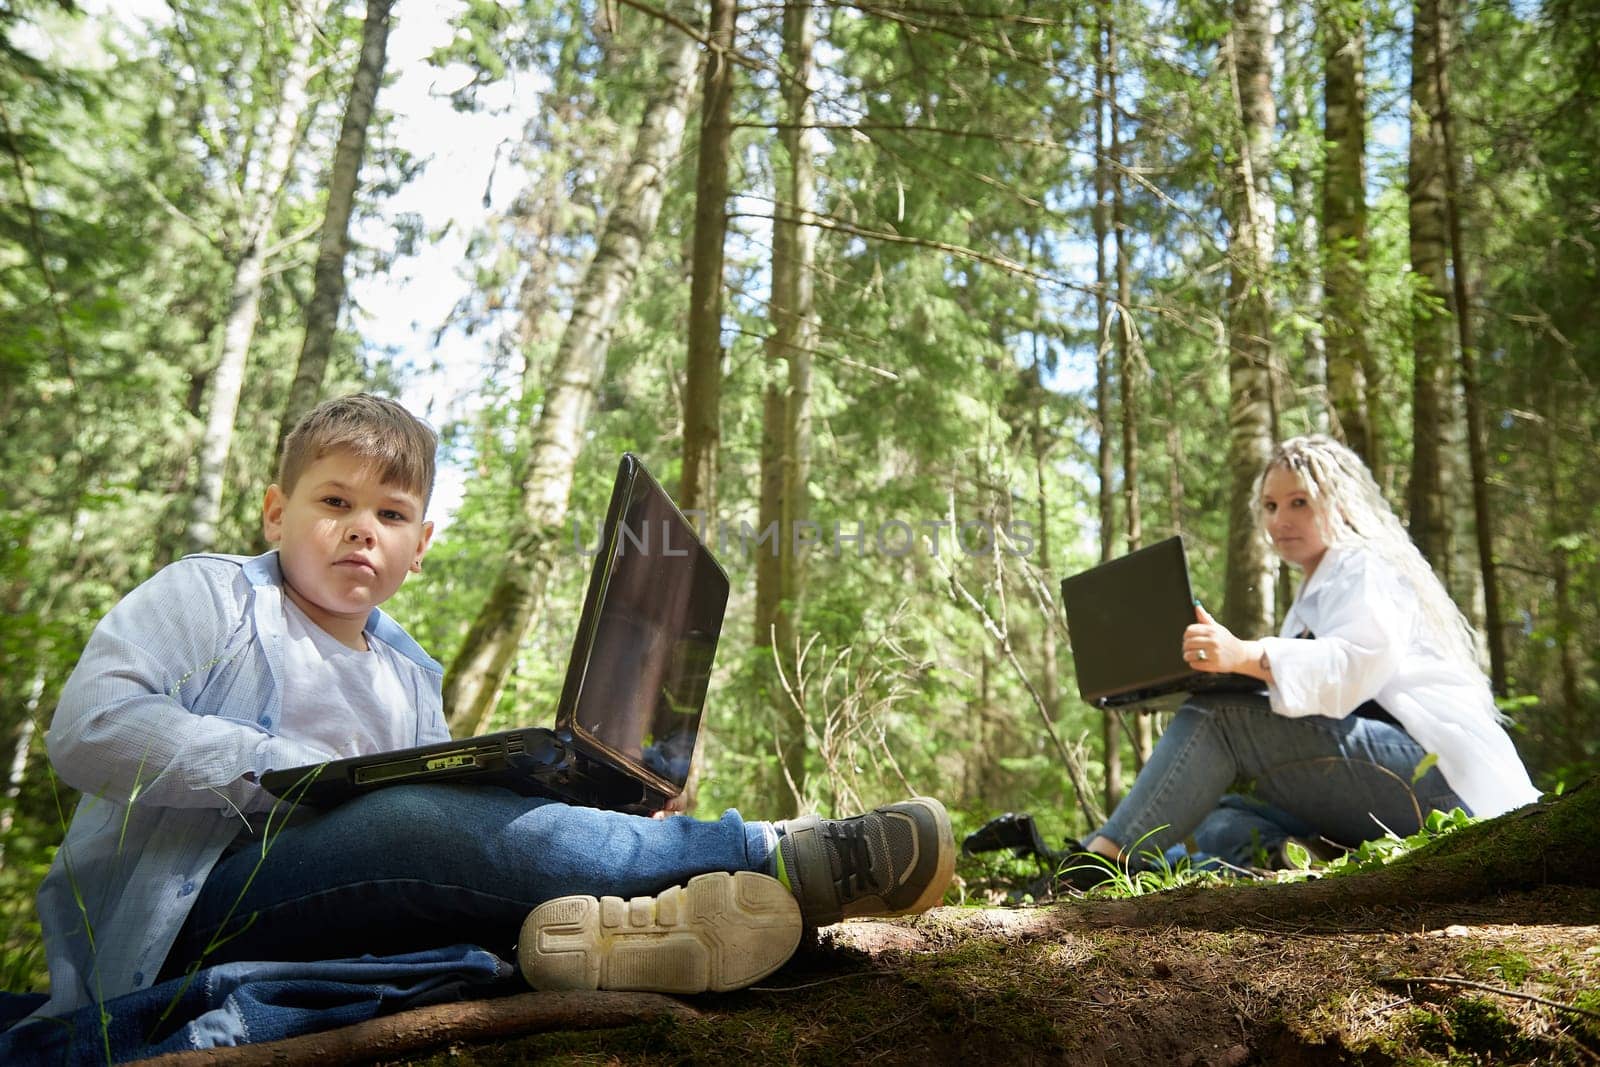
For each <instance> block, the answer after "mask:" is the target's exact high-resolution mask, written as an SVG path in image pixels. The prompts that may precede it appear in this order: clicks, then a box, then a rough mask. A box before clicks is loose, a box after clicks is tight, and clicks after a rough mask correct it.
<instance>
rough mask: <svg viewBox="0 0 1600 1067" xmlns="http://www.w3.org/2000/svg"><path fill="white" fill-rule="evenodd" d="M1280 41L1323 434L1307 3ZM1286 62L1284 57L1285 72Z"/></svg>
mask: <svg viewBox="0 0 1600 1067" xmlns="http://www.w3.org/2000/svg"><path fill="white" fill-rule="evenodd" d="M1284 37H1285V38H1286V40H1287V41H1288V42H1289V44H1287V45H1286V46H1285V53H1286V54H1287V53H1288V52H1289V50H1290V49H1293V55H1294V65H1295V70H1294V72H1293V74H1289V73H1287V71H1286V74H1285V80H1286V81H1287V82H1288V83H1289V104H1288V107H1287V108H1286V109H1285V112H1286V113H1285V116H1284V125H1285V126H1286V127H1287V128H1288V130H1289V131H1290V136H1291V137H1292V138H1294V142H1295V147H1296V150H1295V151H1294V152H1293V153H1292V157H1293V159H1294V164H1293V166H1292V167H1291V168H1290V170H1289V188H1290V189H1291V190H1292V197H1293V201H1294V217H1295V222H1296V226H1295V231H1294V233H1295V248H1294V255H1293V260H1294V263H1295V267H1296V274H1295V277H1296V279H1297V281H1298V283H1299V292H1298V293H1296V295H1295V304H1296V305H1297V306H1298V307H1299V308H1300V309H1301V314H1302V315H1303V316H1304V318H1305V322H1306V325H1305V326H1304V328H1302V329H1301V330H1300V344H1301V352H1300V363H1301V366H1302V367H1303V368H1304V370H1303V372H1302V378H1303V380H1304V382H1305V394H1306V400H1307V403H1308V405H1309V406H1310V409H1311V420H1310V421H1311V429H1312V430H1314V431H1315V432H1317V433H1327V432H1328V429H1329V427H1330V424H1331V422H1332V419H1331V418H1330V417H1329V416H1330V408H1331V405H1330V404H1329V402H1328V348H1327V343H1326V340H1325V339H1324V337H1323V335H1322V301H1323V284H1322V263H1321V251H1322V247H1321V246H1322V241H1321V234H1320V232H1319V226H1318V218H1317V183H1316V178H1315V176H1314V174H1313V171H1314V166H1313V164H1314V162H1315V159H1316V156H1315V153H1314V151H1313V149H1312V145H1311V144H1310V143H1308V142H1310V141H1311V137H1310V135H1309V125H1310V122H1311V109H1312V104H1311V101H1310V99H1309V90H1308V86H1309V84H1310V82H1311V79H1312V77H1313V72H1314V70H1315V68H1316V60H1317V54H1316V53H1317V46H1316V27H1315V19H1314V17H1313V16H1312V15H1311V11H1310V5H1309V3H1308V2H1307V0H1289V2H1288V3H1286V4H1285V5H1284ZM1288 64H1289V60H1288V59H1287V58H1286V59H1285V67H1286V68H1287V66H1288ZM1287 571H1288V568H1284V572H1285V574H1286V573H1287Z"/></svg>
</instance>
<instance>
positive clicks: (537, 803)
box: [163, 785, 776, 974]
mask: <svg viewBox="0 0 1600 1067" xmlns="http://www.w3.org/2000/svg"><path fill="white" fill-rule="evenodd" d="M775 840H776V838H775V836H774V835H773V832H772V830H771V828H770V826H769V825H768V824H766V823H758V822H749V823H747V822H745V821H744V820H743V819H742V818H741V817H740V816H739V813H738V812H736V811H733V810H731V809H730V810H729V811H727V812H726V813H725V814H724V815H723V816H722V818H721V819H720V820H718V821H716V822H701V821H698V820H695V819H689V818H683V817H674V818H668V819H649V818H644V817H642V816H638V815H623V814H620V813H618V812H613V811H601V810H598V809H596V808H581V807H572V806H569V805H567V804H562V803H559V802H556V801H552V800H546V799H542V798H537V797H524V796H521V795H519V794H516V793H513V792H510V791H509V790H504V789H498V788H483V787H472V786H452V785H420V786H395V787H393V788H389V789H379V790H376V791H374V792H371V793H368V794H366V795H364V796H361V797H358V798H356V799H354V800H351V801H349V802H348V803H345V804H342V805H340V806H339V807H337V808H334V809H332V810H330V811H328V812H325V813H323V814H320V815H317V816H315V817H313V818H310V819H308V820H306V821H304V822H299V823H294V824H291V825H289V826H286V827H284V828H283V829H282V830H278V829H277V828H276V827H274V829H272V830H271V831H269V832H268V833H267V834H265V835H264V836H263V837H251V838H250V839H248V840H247V841H246V842H245V843H244V844H243V845H242V846H241V847H238V848H236V849H235V850H234V851H232V852H230V853H228V854H226V855H224V856H223V858H222V859H221V860H219V861H218V862H217V865H216V866H215V867H214V868H213V869H212V871H211V874H210V875H209V876H208V877H207V878H206V882H205V885H204V887H203V888H202V889H201V891H200V894H199V897H198V898H197V899H196V901H195V905H194V909H193V911H191V912H190V915H189V918H188V920H187V922H186V923H185V924H184V927H183V930H182V931H181V932H180V934H179V935H178V941H177V943H176V944H175V945H174V946H173V948H172V950H171V951H170V952H169V953H168V954H167V964H166V968H165V969H164V971H163V974H176V973H181V972H182V971H183V970H184V969H185V968H187V967H188V966H189V965H190V964H191V963H193V962H195V961H196V960H200V959H201V958H202V956H203V962H204V963H205V964H206V965H210V964H213V963H221V962H225V961H228V960H311V959H341V958H344V957H348V956H360V955H362V954H364V953H371V954H373V955H393V954H396V953H402V952H413V951H418V950H421V949H426V948H435V947H438V946H441V945H452V944H458V943H466V944H474V945H482V946H483V947H485V948H488V949H489V950H490V951H493V952H495V953H497V954H499V955H501V956H503V957H507V958H509V956H510V951H511V946H512V945H513V944H515V942H516V939H517V933H518V931H519V929H520V927H521V925H522V921H523V919H525V918H527V915H528V912H529V911H531V910H532V909H533V908H534V907H535V906H537V905H539V904H541V903H543V902H544V901H546V900H550V899H552V898H554V897H560V896H566V895H569V894H577V893H582V894H586V895H589V896H621V897H631V896H639V895H643V894H649V893H656V892H659V891H660V890H662V889H665V888H666V887H667V886H671V885H681V884H682V883H683V882H685V881H687V880H688V879H690V878H692V877H694V876H695V875H697V874H705V873H708V872H711V871H764V870H766V868H767V865H768V860H769V858H770V856H771V852H772V847H773V843H774V842H775ZM216 942H220V944H216ZM208 946H209V950H208Z"/></svg>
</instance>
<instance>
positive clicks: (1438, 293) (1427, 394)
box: [1407, 0, 1454, 588]
mask: <svg viewBox="0 0 1600 1067" xmlns="http://www.w3.org/2000/svg"><path fill="white" fill-rule="evenodd" d="M1440 30H1441V21H1440V12H1439V5H1438V3H1437V0H1417V2H1416V3H1415V4H1414V5H1413V8H1412V28H1411V150H1410V169H1409V176H1408V181H1407V187H1408V193H1409V197H1410V222H1411V236H1410V248H1411V272H1412V274H1413V275H1414V276H1415V277H1414V278H1413V279H1412V285H1413V303H1412V313H1411V329H1412V341H1411V344H1412V359H1413V363H1414V367H1415V371H1414V377H1413V381H1412V435H1411V439H1412V458H1411V487H1410V492H1409V495H1408V504H1409V507H1410V512H1411V516H1410V518H1411V538H1412V540H1414V541H1415V542H1416V543H1417V547H1418V548H1419V549H1421V550H1422V554H1423V555H1424V556H1426V557H1427V558H1428V561H1429V562H1430V563H1432V564H1433V568H1434V570H1435V571H1437V572H1438V573H1439V576H1440V578H1441V579H1443V580H1444V582H1445V587H1446V588H1453V585H1452V583H1451V581H1450V563H1451V551H1450V548H1451V530H1450V520H1451V509H1450V497H1451V493H1450V462H1449V456H1450V452H1449V449H1448V441H1449V435H1450V430H1451V428H1452V424H1453V422H1454V415H1453V408H1454V405H1453V404H1452V403H1451V399H1452V396H1451V374H1450V368H1451V364H1452V358H1451V351H1450V345H1451V339H1450V319H1449V314H1448V305H1449V299H1450V282H1449V278H1448V277H1447V276H1446V271H1445V259H1446V255H1447V252H1448V250H1447V248H1446V246H1445V230H1446V221H1445V184H1444V169H1445V168H1444V158H1445V152H1444V136H1443V129H1442V127H1441V125H1440V123H1439V82H1438V71H1437V64H1438V63H1439V61H1440V56H1441V54H1442V51H1441V44H1442V40H1441V36H1440Z"/></svg>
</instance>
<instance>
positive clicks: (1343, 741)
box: [1098, 693, 1465, 865]
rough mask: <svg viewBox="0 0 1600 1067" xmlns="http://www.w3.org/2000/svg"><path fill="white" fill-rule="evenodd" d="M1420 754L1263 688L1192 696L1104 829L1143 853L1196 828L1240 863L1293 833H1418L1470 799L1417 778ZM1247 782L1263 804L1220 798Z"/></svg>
mask: <svg viewBox="0 0 1600 1067" xmlns="http://www.w3.org/2000/svg"><path fill="white" fill-rule="evenodd" d="M1424 755H1425V753H1424V752H1423V749H1422V746H1421V745H1419V744H1417V743H1416V742H1415V741H1414V740H1412V739H1411V736H1410V735H1409V734H1407V733H1406V732H1405V731H1404V730H1402V729H1401V728H1400V727H1398V726H1396V725H1395V724H1393V723H1390V722H1385V721H1383V720H1380V719H1367V718H1361V717H1358V716H1354V715H1351V716H1347V717H1346V718H1343V719H1328V718H1323V717H1322V716H1310V717H1307V718H1301V719H1291V718H1288V717H1286V716H1283V715H1278V714H1275V713H1274V712H1273V711H1272V708H1271V706H1270V705H1269V704H1268V702H1267V698H1266V697H1265V696H1257V695H1255V694H1250V693H1212V694H1203V695H1196V696H1194V697H1192V698H1191V699H1190V700H1189V702H1187V703H1186V704H1184V705H1183V707H1181V708H1179V709H1178V713H1177V715H1176V716H1175V717H1174V718H1173V720H1172V724H1171V725H1170V726H1168V727H1167V729H1166V732H1164V733H1163V734H1162V735H1161V740H1160V741H1159V742H1158V743H1157V744H1156V748H1155V752H1154V753H1152V755H1151V757H1150V762H1149V763H1147V764H1146V765H1145V768H1144V770H1142V771H1140V772H1139V777H1138V778H1137V779H1135V780H1134V783H1133V788H1132V789H1130V790H1129V791H1128V795H1127V796H1126V797H1124V798H1123V800H1122V803H1120V804H1118V805H1117V810H1116V811H1115V812H1113V813H1112V815H1111V818H1110V819H1108V820H1107V821H1106V824H1105V825H1104V826H1102V827H1101V828H1100V830H1099V831H1098V832H1099V833H1100V834H1101V835H1103V836H1104V837H1106V838H1109V839H1110V840H1112V841H1115V842H1116V843H1117V844H1118V845H1120V846H1122V847H1123V848H1127V849H1133V850H1134V851H1135V852H1136V853H1137V854H1139V855H1144V854H1145V853H1152V852H1153V853H1164V852H1166V851H1167V850H1168V849H1169V848H1172V847H1173V846H1174V845H1176V844H1178V843H1180V842H1182V841H1183V840H1184V838H1186V837H1189V836H1190V835H1191V834H1195V835H1196V838H1197V840H1196V844H1197V845H1199V846H1200V848H1201V849H1202V851H1204V852H1206V853H1209V854H1211V855H1215V856H1219V857H1221V858H1223V859H1226V860H1228V861H1229V862H1234V863H1240V864H1241V865H1243V864H1244V863H1247V862H1249V860H1250V859H1251V858H1252V856H1253V854H1254V852H1255V851H1256V849H1257V848H1262V849H1266V850H1269V851H1270V850H1271V849H1272V848H1273V847H1274V846H1276V845H1279V844H1281V843H1282V842H1283V840H1284V839H1285V838H1286V837H1289V836H1291V835H1294V836H1307V837H1309V836H1319V837H1323V838H1326V839H1327V840H1329V841H1332V842H1334V843H1336V844H1339V845H1344V846H1347V847H1353V846H1355V845H1358V844H1360V843H1361V842H1362V841H1366V840H1370V839H1371V838H1374V837H1381V836H1383V833H1384V831H1385V830H1386V829H1387V830H1393V831H1394V832H1395V833H1397V834H1401V835H1405V834H1410V833H1415V832H1416V830H1417V829H1418V828H1419V827H1420V826H1421V824H1422V820H1423V818H1424V817H1425V816H1426V815H1427V813H1428V812H1430V811H1433V810H1435V809H1438V810H1441V811H1449V810H1450V809H1451V808H1456V807H1465V805H1464V804H1462V802H1461V799H1460V798H1459V797H1457V796H1456V795H1455V793H1454V791H1452V790H1451V788H1450V786H1449V784H1448V783H1447V782H1446V781H1445V780H1444V776H1443V775H1441V774H1440V773H1439V769H1438V768H1437V767H1432V768H1429V770H1428V771H1427V773H1426V774H1424V775H1423V776H1422V777H1421V778H1420V779H1419V780H1418V781H1417V782H1416V783H1415V784H1413V783H1412V780H1411V778H1412V775H1413V773H1414V772H1415V770H1416V767H1417V764H1418V763H1419V762H1420V761H1421V760H1422V758H1423V756H1424ZM1251 781H1253V782H1254V785H1255V788H1254V795H1255V798H1256V800H1258V801H1262V802H1264V803H1260V804H1252V803H1239V802H1237V801H1230V802H1229V803H1226V804H1224V803H1223V799H1224V795H1225V794H1226V793H1227V791H1228V790H1229V789H1231V788H1232V787H1233V786H1234V785H1235V783H1238V782H1251ZM1147 835H1148V836H1147ZM1200 838H1204V840H1203V841H1201V840H1199V839H1200Z"/></svg>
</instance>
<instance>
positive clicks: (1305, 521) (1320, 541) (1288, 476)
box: [1261, 467, 1328, 577]
mask: <svg viewBox="0 0 1600 1067" xmlns="http://www.w3.org/2000/svg"><path fill="white" fill-rule="evenodd" d="M1261 510H1262V512H1263V513H1264V515H1265V517H1266V527H1267V536H1268V537H1270V538H1272V547H1273V548H1274V549H1275V550H1277V553H1278V555H1280V556H1282V557H1283V559H1284V561H1285V562H1286V563H1291V564H1293V565H1294V566H1296V567H1299V568H1300V569H1301V570H1303V571H1305V573H1306V576H1307V577H1310V576H1311V572H1312V571H1313V570H1315V569H1316V567H1317V564H1318V563H1321V562H1322V557H1323V555H1324V554H1325V553H1326V552H1327V551H1328V542H1327V541H1326V540H1324V538H1323V536H1322V526H1321V523H1320V522H1318V519H1319V516H1318V514H1317V507H1316V504H1315V503H1314V502H1313V501H1312V499H1311V494H1310V493H1307V492H1306V487H1305V484H1304V483H1303V482H1301V481H1300V476H1299V475H1297V474H1295V473H1294V472H1293V471H1291V470H1289V469H1288V468H1286V467H1274V468H1272V469H1271V470H1270V471H1268V472H1267V477H1266V480H1265V481H1264V482H1262V484H1261Z"/></svg>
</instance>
